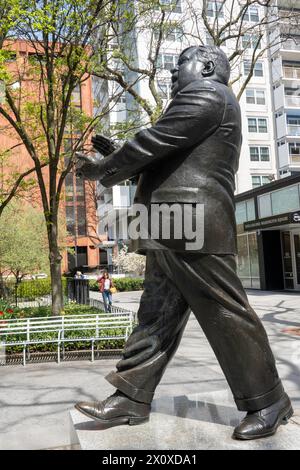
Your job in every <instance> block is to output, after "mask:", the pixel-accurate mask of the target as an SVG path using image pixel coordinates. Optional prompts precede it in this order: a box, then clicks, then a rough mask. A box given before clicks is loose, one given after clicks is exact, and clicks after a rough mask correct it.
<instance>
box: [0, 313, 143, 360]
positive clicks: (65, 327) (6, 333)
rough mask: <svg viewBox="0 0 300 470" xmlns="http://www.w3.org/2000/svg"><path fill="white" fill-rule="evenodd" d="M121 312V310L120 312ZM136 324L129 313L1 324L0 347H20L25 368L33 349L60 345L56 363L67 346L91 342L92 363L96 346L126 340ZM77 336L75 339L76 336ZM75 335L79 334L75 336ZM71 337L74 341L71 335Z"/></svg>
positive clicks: (11, 320) (23, 320)
mask: <svg viewBox="0 0 300 470" xmlns="http://www.w3.org/2000/svg"><path fill="white" fill-rule="evenodd" d="M120 310H121V309H120ZM133 324H134V315H133V313H132V312H130V311H125V310H123V312H121V311H119V312H118V313H110V314H107V313H99V314H82V315H66V316H60V317H47V318H45V317H36V318H20V319H8V320H1V321H0V347H2V348H7V347H12V346H21V347H22V348H23V365H24V366H25V365H26V356H27V354H28V348H29V346H30V345H37V344H50V343H55V344H57V362H58V363H59V362H60V360H61V352H62V354H63V355H64V345H65V343H70V342H73V343H74V342H75V343H76V342H90V343H91V360H92V361H94V348H95V343H96V342H99V341H108V340H120V339H123V340H125V341H126V340H127V338H128V336H129V335H130V333H131V331H132V328H133ZM74 332H75V335H74ZM76 332H78V334H77V335H76ZM70 333H72V334H73V335H72V337H70V336H69V334H70Z"/></svg>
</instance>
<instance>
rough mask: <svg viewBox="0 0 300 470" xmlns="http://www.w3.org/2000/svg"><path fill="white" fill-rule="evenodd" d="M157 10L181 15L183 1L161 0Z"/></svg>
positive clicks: (156, 7)
mask: <svg viewBox="0 0 300 470" xmlns="http://www.w3.org/2000/svg"><path fill="white" fill-rule="evenodd" d="M155 10H169V11H172V12H173V13H181V11H182V10H181V0H159V5H157V6H155Z"/></svg>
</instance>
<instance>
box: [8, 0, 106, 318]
mask: <svg viewBox="0 0 300 470" xmlns="http://www.w3.org/2000/svg"><path fill="white" fill-rule="evenodd" d="M9 3H10V5H9V6H8V5H7V2H5V1H3V0H1V3H0V18H2V21H3V23H2V24H3V25H4V27H2V25H1V34H0V81H1V83H2V89H3V98H2V100H1V103H0V117H1V118H2V122H3V125H5V126H6V132H9V133H11V134H13V135H14V138H15V139H16V140H17V142H18V144H19V145H22V146H23V147H25V149H26V151H27V153H28V154H29V156H30V157H31V162H32V168H28V170H27V172H25V174H19V175H18V176H17V175H16V176H17V177H16V179H15V185H14V184H13V183H14V182H11V183H12V184H11V187H10V188H11V189H12V191H14V188H15V191H18V190H19V189H20V185H18V181H17V180H18V178H19V182H20V183H22V184H24V181H27V179H26V178H27V177H28V176H29V177H31V176H34V178H35V179H36V181H37V185H38V188H39V193H40V198H41V201H42V207H43V212H44V218H45V222H46V229H47V240H48V250H49V261H50V274H51V284H52V313H53V314H54V315H57V314H59V313H60V311H61V309H62V281H61V260H62V256H61V252H60V247H59V243H58V233H59V207H60V202H61V200H62V195H63V187H64V181H65V177H66V175H67V174H68V173H69V171H70V170H71V169H72V167H73V164H74V158H75V152H76V151H77V150H78V149H80V148H82V147H83V145H84V144H85V143H86V141H87V138H88V136H89V134H90V132H91V131H92V129H93V127H94V126H95V123H96V121H97V120H99V119H100V117H101V113H100V114H99V115H98V116H97V118H95V119H94V118H93V117H90V116H87V115H85V114H84V113H83V112H82V110H81V109H78V107H77V106H76V103H74V99H73V98H74V92H75V91H76V90H77V89H78V87H81V86H82V85H83V84H84V82H85V81H86V80H87V79H88V78H89V76H90V73H91V68H92V64H93V56H94V48H93V45H94V40H95V34H96V31H97V30H98V28H100V27H103V26H104V24H106V21H107V4H108V3H109V2H107V1H103V0H68V1H65V0H19V1H17V0H14V1H13V2H9ZM11 4H12V5H11ZM16 39H17V40H22V41H26V44H27V45H28V47H29V48H30V55H26V57H19V56H18V54H17V56H16V54H15V52H16V51H15V40H16ZM66 136H68V137H69V141H70V140H71V145H70V144H68V146H66V145H65V143H66ZM70 138H71V139H70ZM8 151H9V152H10V151H11V149H8ZM13 155H14V154H13ZM28 172H29V173H28ZM25 184H28V181H27V183H25ZM16 185H17V188H16ZM8 186H9V185H8ZM4 193H5V191H4ZM14 195H15V194H12V192H11V191H9V190H8V191H6V193H5V194H4V196H3V201H2V202H3V203H6V205H7V199H9V198H10V199H9V200H8V202H10V200H11V199H12V197H13V196H14Z"/></svg>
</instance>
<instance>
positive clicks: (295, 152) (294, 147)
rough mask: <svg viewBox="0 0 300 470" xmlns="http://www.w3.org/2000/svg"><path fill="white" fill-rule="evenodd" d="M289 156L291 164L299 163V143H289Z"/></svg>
mask: <svg viewBox="0 0 300 470" xmlns="http://www.w3.org/2000/svg"><path fill="white" fill-rule="evenodd" d="M289 154H290V158H291V160H292V162H293V163H300V142H291V143H289Z"/></svg>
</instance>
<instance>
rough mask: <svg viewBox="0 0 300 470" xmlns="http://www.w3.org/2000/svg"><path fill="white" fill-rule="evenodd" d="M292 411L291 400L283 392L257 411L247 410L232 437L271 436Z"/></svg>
mask: <svg viewBox="0 0 300 470" xmlns="http://www.w3.org/2000/svg"><path fill="white" fill-rule="evenodd" d="M293 413H294V411H293V408H292V404H291V401H290V399H289V397H288V396H287V394H286V393H284V394H283V395H282V397H281V398H280V400H278V401H276V402H275V403H273V405H270V406H268V407H267V408H264V409H262V410H259V411H251V412H248V413H247V415H246V416H245V418H244V419H243V420H242V421H241V423H240V424H239V425H238V426H237V427H236V428H235V430H234V432H233V435H232V437H233V438H235V439H245V440H246V439H260V438H261V437H267V436H272V435H273V434H275V432H276V431H277V428H278V427H279V426H280V425H281V424H286V423H287V422H288V420H289V418H291V416H293Z"/></svg>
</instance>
